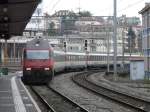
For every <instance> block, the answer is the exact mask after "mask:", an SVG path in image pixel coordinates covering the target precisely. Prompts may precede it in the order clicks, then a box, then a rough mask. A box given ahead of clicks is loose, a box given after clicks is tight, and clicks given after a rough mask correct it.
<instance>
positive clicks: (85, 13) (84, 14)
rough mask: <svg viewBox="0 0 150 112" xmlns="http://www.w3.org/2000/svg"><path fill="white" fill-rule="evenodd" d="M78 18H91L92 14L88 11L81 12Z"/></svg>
mask: <svg viewBox="0 0 150 112" xmlns="http://www.w3.org/2000/svg"><path fill="white" fill-rule="evenodd" d="M79 16H81V17H90V16H92V14H91V12H89V11H81V12H79Z"/></svg>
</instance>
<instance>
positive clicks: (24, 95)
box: [0, 73, 41, 112]
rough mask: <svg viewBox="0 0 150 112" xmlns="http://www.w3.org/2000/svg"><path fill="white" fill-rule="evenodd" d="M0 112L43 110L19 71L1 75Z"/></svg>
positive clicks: (36, 111)
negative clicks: (26, 86) (22, 79)
mask: <svg viewBox="0 0 150 112" xmlns="http://www.w3.org/2000/svg"><path fill="white" fill-rule="evenodd" d="M0 112H41V110H40V109H39V107H38V105H37V104H36V102H35V101H34V99H33V98H32V96H31V95H30V93H29V92H28V90H27V89H26V88H25V86H24V84H23V83H22V81H21V76H20V75H19V74H18V73H9V74H8V75H3V76H1V77H0Z"/></svg>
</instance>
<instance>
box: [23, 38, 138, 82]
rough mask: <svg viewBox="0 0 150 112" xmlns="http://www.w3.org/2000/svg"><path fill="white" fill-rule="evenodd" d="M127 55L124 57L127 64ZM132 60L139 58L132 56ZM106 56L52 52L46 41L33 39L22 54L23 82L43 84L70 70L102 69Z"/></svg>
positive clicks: (120, 61)
mask: <svg viewBox="0 0 150 112" xmlns="http://www.w3.org/2000/svg"><path fill="white" fill-rule="evenodd" d="M129 57H130V56H129V55H125V56H124V60H125V62H126V63H129ZM132 57H134V58H138V57H140V56H138V55H134V56H132ZM107 60H108V58H107V54H100V53H99V54H98V53H77V52H64V51H61V50H60V51H58V50H54V49H53V48H52V47H51V45H50V44H49V43H48V41H47V40H46V39H41V38H39V39H33V40H32V41H29V42H27V45H26V48H25V49H24V52H23V77H22V79H23V80H24V82H27V83H30V82H31V83H38V84H44V83H49V82H50V81H51V80H52V78H53V76H54V73H56V72H60V71H64V70H70V69H85V68H86V67H102V66H104V65H105V66H106V64H107ZM109 63H110V65H112V64H113V54H110V56H109ZM117 63H118V64H121V63H122V56H121V55H120V56H119V55H118V56H117Z"/></svg>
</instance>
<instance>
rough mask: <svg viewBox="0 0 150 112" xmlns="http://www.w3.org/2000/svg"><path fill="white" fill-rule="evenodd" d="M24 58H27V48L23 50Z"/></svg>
mask: <svg viewBox="0 0 150 112" xmlns="http://www.w3.org/2000/svg"><path fill="white" fill-rule="evenodd" d="M23 58H26V50H24V51H23Z"/></svg>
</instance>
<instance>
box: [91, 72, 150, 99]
mask: <svg viewBox="0 0 150 112" xmlns="http://www.w3.org/2000/svg"><path fill="white" fill-rule="evenodd" d="M105 77H106V76H105ZM89 79H90V80H91V81H92V82H94V83H96V84H104V85H106V86H107V87H110V88H112V89H115V90H119V91H122V92H124V93H129V94H132V95H136V96H137V97H141V98H142V99H146V100H148V101H150V94H149V91H148V90H149V89H150V88H149V87H150V85H149V84H146V83H143V82H141V81H138V82H136V83H135V82H134V81H131V80H130V81H129V80H126V79H123V81H122V82H123V83H121V80H118V82H117V81H115V82H114V81H112V80H106V79H105V78H104V77H103V75H102V74H99V73H97V74H93V75H91V76H90V77H89ZM107 79H112V78H110V77H109V78H107ZM144 86H145V87H148V88H143V87H144ZM138 87H140V88H138Z"/></svg>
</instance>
